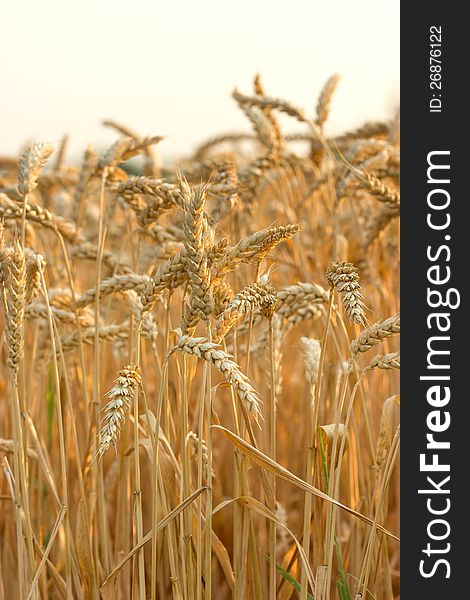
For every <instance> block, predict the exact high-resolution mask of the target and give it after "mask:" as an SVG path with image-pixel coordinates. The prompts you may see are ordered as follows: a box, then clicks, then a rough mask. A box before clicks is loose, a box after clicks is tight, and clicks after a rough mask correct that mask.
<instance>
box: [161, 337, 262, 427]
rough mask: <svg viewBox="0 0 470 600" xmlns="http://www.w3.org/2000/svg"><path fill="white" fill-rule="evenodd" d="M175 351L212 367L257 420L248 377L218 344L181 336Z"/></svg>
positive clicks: (257, 403)
mask: <svg viewBox="0 0 470 600" xmlns="http://www.w3.org/2000/svg"><path fill="white" fill-rule="evenodd" d="M176 350H181V351H182V352H184V353H186V354H192V355H194V356H197V357H198V358H202V359H203V360H205V361H207V362H208V363H210V364H211V365H213V366H214V367H215V368H216V369H217V371H219V373H221V374H222V375H223V376H224V378H225V380H226V381H227V382H228V383H229V384H230V385H231V386H232V387H233V388H234V390H235V391H236V393H237V395H238V397H239V399H240V400H241V402H243V404H244V405H245V406H246V408H247V410H248V411H249V412H250V413H251V414H253V415H254V416H255V418H258V416H259V415H260V414H261V413H260V399H259V395H258V394H257V392H255V390H254V389H253V388H252V386H251V384H250V381H249V379H248V377H247V376H246V375H245V374H244V373H242V371H241V369H240V367H239V366H238V365H237V363H236V362H235V361H234V360H233V356H231V355H230V354H228V353H227V352H225V351H224V350H222V348H221V346H220V345H219V344H215V343H214V342H209V341H208V340H207V339H206V338H202V337H198V338H193V337H190V336H187V335H183V336H181V337H180V339H179V340H178V343H177V344H176V346H175V348H174V349H173V351H172V352H174V351H176Z"/></svg>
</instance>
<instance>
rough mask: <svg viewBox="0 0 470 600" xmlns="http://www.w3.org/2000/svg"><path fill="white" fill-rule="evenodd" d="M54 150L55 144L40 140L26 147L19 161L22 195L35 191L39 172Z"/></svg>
mask: <svg viewBox="0 0 470 600" xmlns="http://www.w3.org/2000/svg"><path fill="white" fill-rule="evenodd" d="M53 152H54V146H52V145H51V144H41V143H38V142H36V143H34V144H31V145H30V146H28V147H27V148H26V149H25V151H24V152H23V154H22V155H21V157H20V160H19V163H18V191H19V193H20V194H21V195H22V196H27V195H28V194H31V192H33V191H34V189H35V188H36V186H37V179H38V176H39V173H40V172H41V171H42V169H43V167H44V165H45V164H46V162H47V161H48V159H49V158H50V156H51V154H52V153H53Z"/></svg>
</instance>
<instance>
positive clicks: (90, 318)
mask: <svg viewBox="0 0 470 600" xmlns="http://www.w3.org/2000/svg"><path fill="white" fill-rule="evenodd" d="M51 312H52V316H53V317H54V318H56V319H57V320H58V321H60V322H61V323H66V324H67V325H75V323H76V322H77V319H78V322H79V324H80V326H81V327H93V326H94V324H95V318H94V315H93V313H92V312H91V311H84V312H83V313H81V314H79V315H76V314H75V313H74V312H71V311H68V310H64V309H62V308H58V307H57V306H51ZM24 316H25V318H26V319H47V318H48V310H47V306H46V304H42V303H40V302H33V303H32V304H28V305H27V306H26V308H25V315H24Z"/></svg>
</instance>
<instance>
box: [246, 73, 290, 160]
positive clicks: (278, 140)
mask: <svg viewBox="0 0 470 600" xmlns="http://www.w3.org/2000/svg"><path fill="white" fill-rule="evenodd" d="M253 87H254V90H255V94H256V95H257V96H258V97H259V98H263V97H265V96H266V92H265V91H264V86H263V84H262V82H261V75H260V74H259V73H257V74H256V75H255V79H254V82H253ZM261 110H262V111H263V112H264V114H265V115H266V117H267V118H268V119H269V122H270V123H271V128H272V131H273V134H274V138H275V148H276V150H280V149H281V147H282V146H283V145H284V138H283V136H282V133H281V128H280V126H279V122H278V120H277V119H276V117H275V116H274V113H273V111H272V109H271V107H270V106H262V107H261Z"/></svg>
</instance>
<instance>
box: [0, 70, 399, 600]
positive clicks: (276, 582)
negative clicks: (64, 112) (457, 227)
mask: <svg viewBox="0 0 470 600" xmlns="http://www.w3.org/2000/svg"><path fill="white" fill-rule="evenodd" d="M338 81H339V79H338V77H337V76H332V77H331V78H330V79H329V80H328V81H327V82H326V83H325V85H324V87H323V90H322V92H321V94H320V96H319V98H318V99H317V100H315V99H313V100H312V107H311V108H308V109H305V110H304V109H302V108H298V107H296V106H294V105H292V104H291V103H290V102H289V101H288V100H287V99H282V98H278V97H277V96H276V95H275V90H274V92H271V90H269V91H268V90H267V89H265V87H264V82H263V81H262V80H261V78H260V77H259V76H256V77H255V78H254V82H253V88H252V89H251V90H244V91H238V90H235V91H233V93H232V97H233V105H232V110H234V111H236V110H241V111H242V112H243V113H244V115H245V116H246V128H245V129H244V130H242V131H230V132H224V131H222V132H221V133H220V135H219V136H217V137H213V138H211V139H206V140H202V141H201V144H200V145H199V147H197V148H195V149H188V153H187V155H185V156H182V157H180V158H179V159H178V160H176V161H174V162H173V163H171V164H167V163H166V162H162V160H161V158H160V157H161V154H162V153H163V148H164V144H165V140H163V139H162V138H161V137H160V136H158V135H153V133H154V132H151V133H152V135H149V136H147V135H146V133H147V132H135V131H133V130H132V129H131V128H128V126H127V124H121V123H118V122H115V121H105V122H104V125H105V126H106V127H108V128H112V130H114V132H115V134H116V142H115V143H114V144H113V145H112V146H111V147H109V148H108V149H107V150H105V151H104V152H98V151H97V150H96V149H94V148H93V147H92V146H89V147H88V148H86V149H84V152H83V156H82V157H81V158H80V159H79V160H77V161H74V160H73V159H72V158H71V157H69V153H68V151H67V137H64V139H63V140H62V141H61V142H55V143H53V144H50V143H48V142H47V141H45V140H40V141H38V142H36V143H32V144H30V145H28V146H26V147H24V148H23V149H22V151H21V152H20V153H19V155H18V157H7V156H3V157H0V223H1V225H0V229H1V233H0V292H1V295H2V308H1V309H0V461H1V466H2V471H1V473H0V600H11V599H19V600H27V599H28V600H29V599H32V600H34V599H49V598H50V599H54V600H55V599H67V600H68V599H72V598H73V599H75V598H76V599H83V600H85V599H92V600H99V599H100V598H102V599H103V600H112V599H117V600H129V599H138V600H146V599H152V600H157V599H158V600H167V599H175V600H183V599H184V600H195V599H196V600H200V599H204V600H208V599H210V598H213V599H214V600H225V599H232V598H233V599H234V600H264V599H274V598H276V599H279V600H289V599H296V598H300V599H301V600H307V599H310V600H312V599H315V600H333V599H338V600H358V599H361V598H362V599H363V600H365V599H368V600H373V599H376V600H393V599H398V598H399V596H400V589H399V569H400V562H399V539H398V533H399V441H400V429H399V405H400V400H399V368H400V356H399V352H398V351H399V331H400V318H399V312H398V311H399V213H400V192H399V171H400V159H399V144H400V138H399V128H400V126H399V119H398V117H396V118H393V119H391V120H390V121H389V122H375V121H374V122H366V123H364V124H363V125H362V126H361V127H359V128H358V129H356V130H354V131H345V132H343V133H342V134H340V135H337V136H335V137H330V136H328V135H327V134H326V133H325V123H326V122H327V120H334V111H332V112H331V114H330V104H331V99H332V97H333V94H334V92H335V88H336V86H337V84H338ZM287 131H288V132H289V133H286V132H287ZM156 133H158V132H156Z"/></svg>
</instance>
